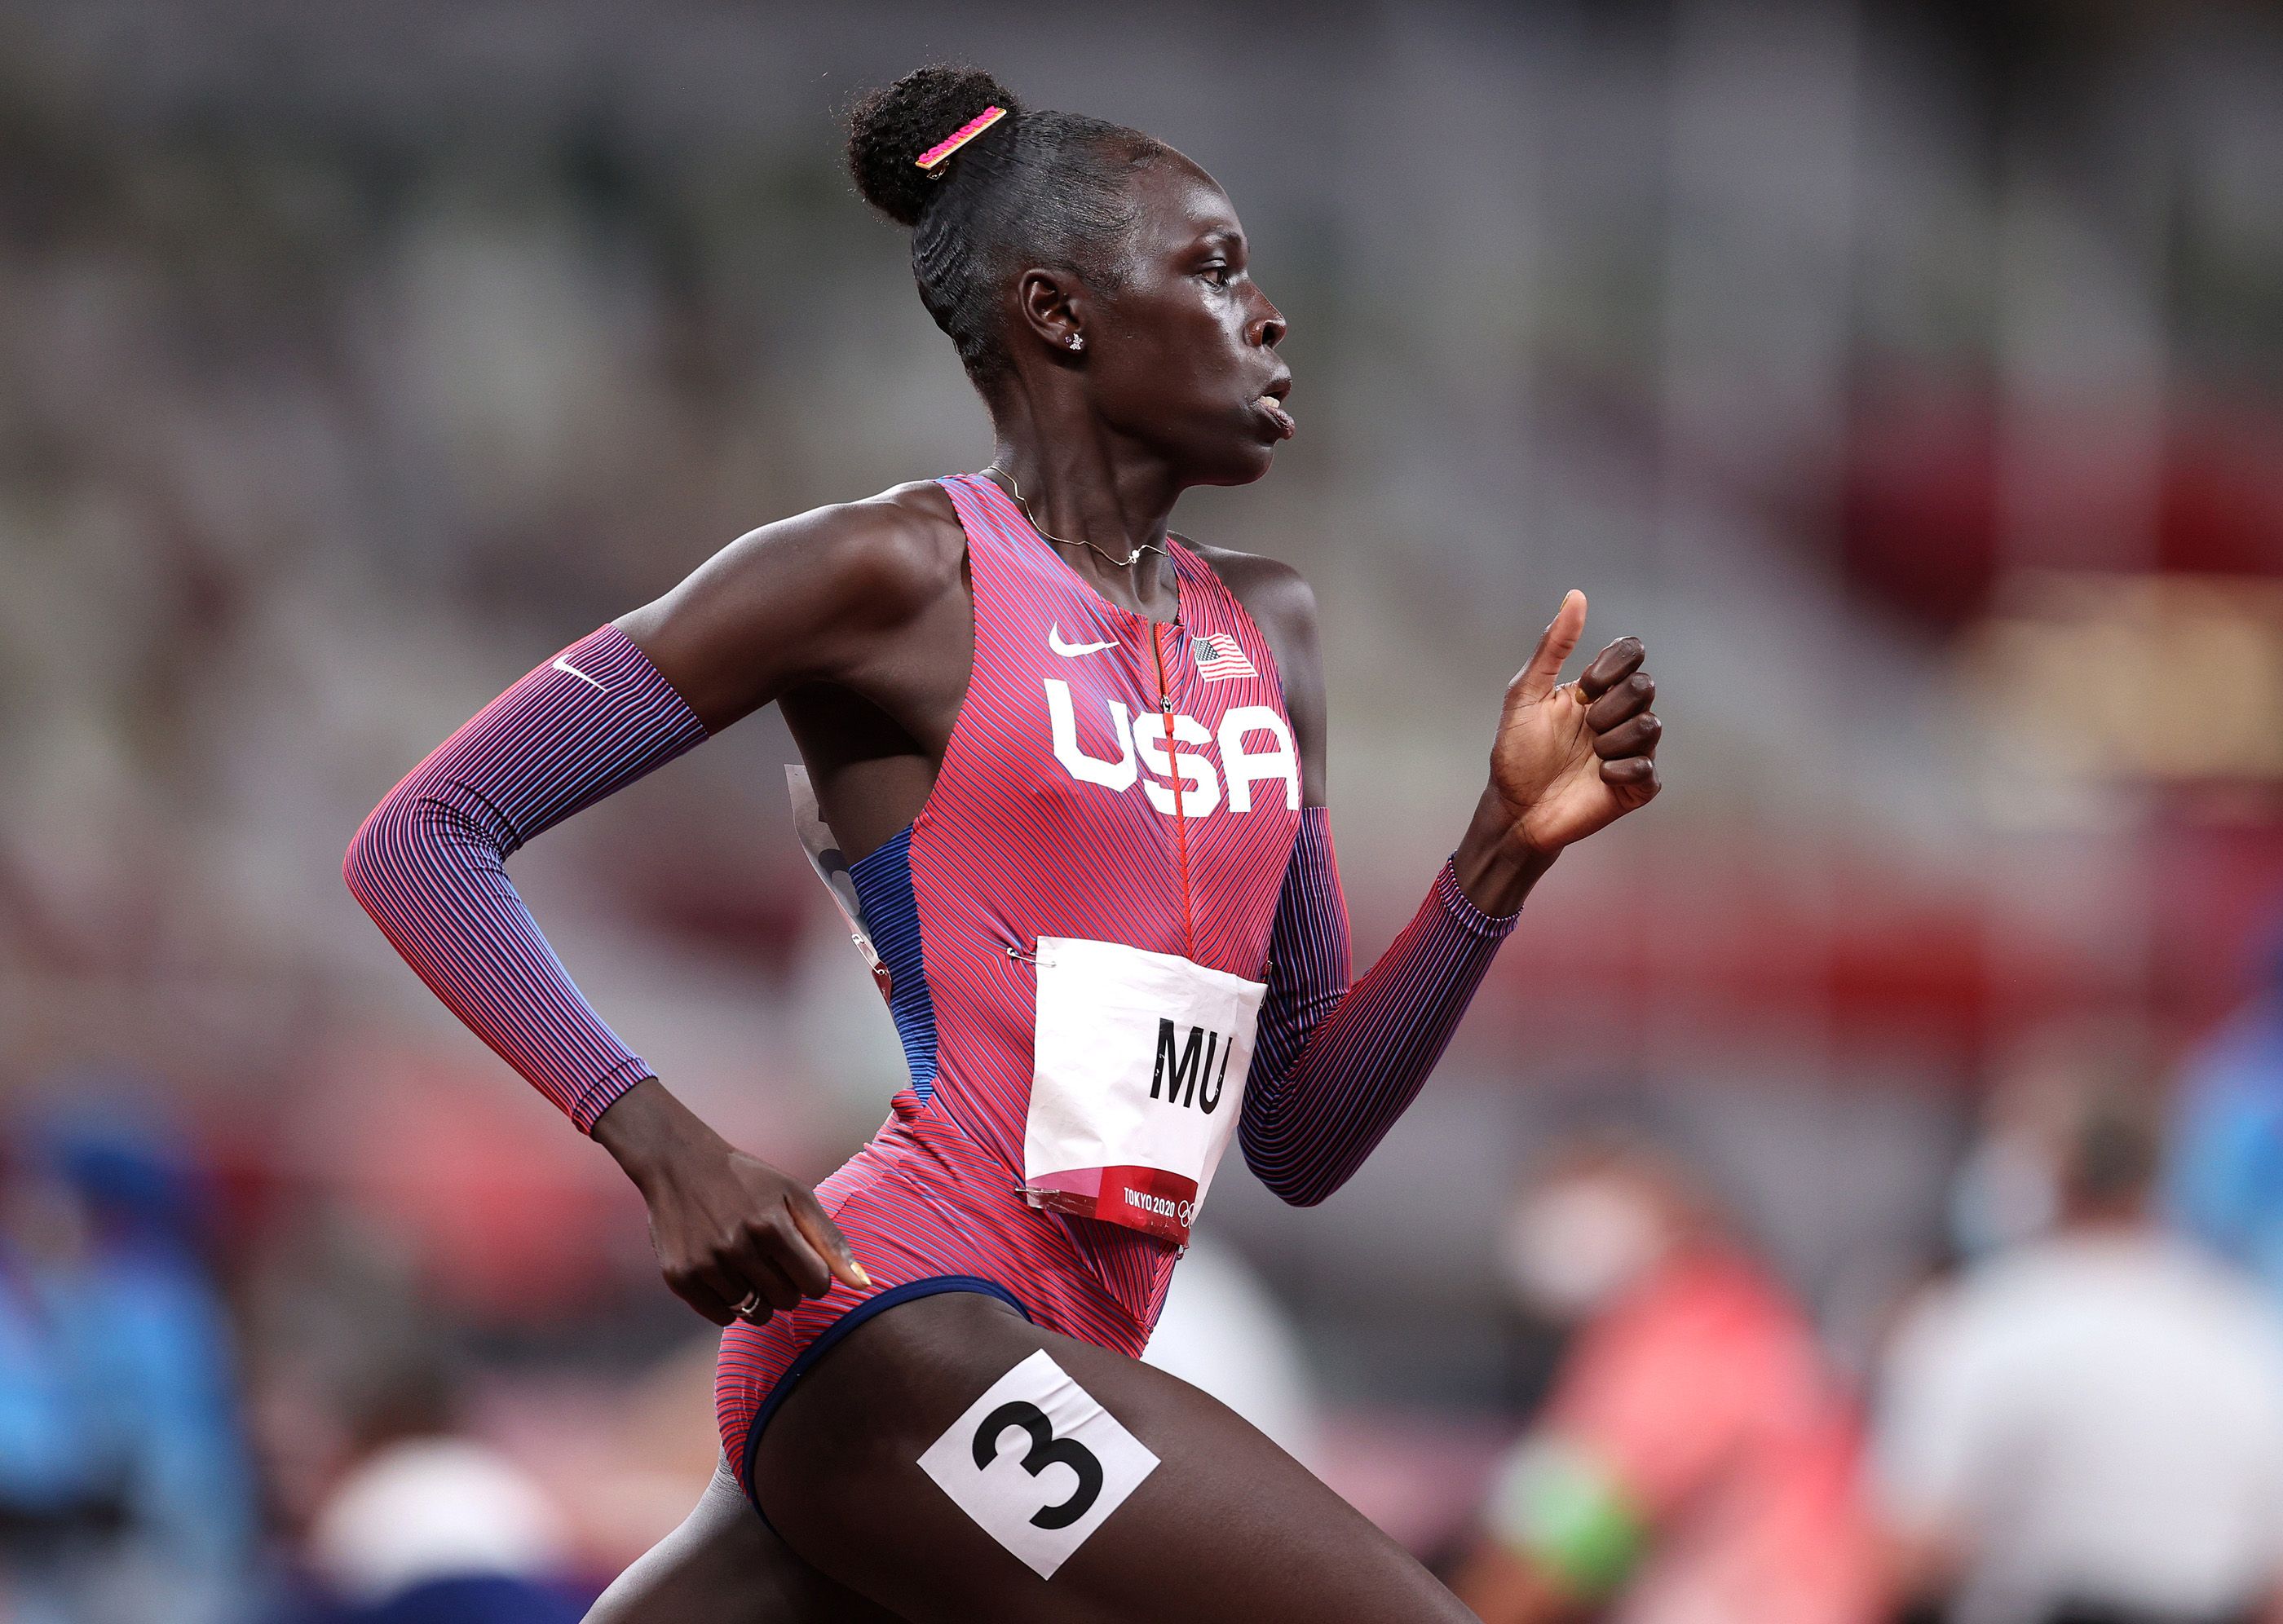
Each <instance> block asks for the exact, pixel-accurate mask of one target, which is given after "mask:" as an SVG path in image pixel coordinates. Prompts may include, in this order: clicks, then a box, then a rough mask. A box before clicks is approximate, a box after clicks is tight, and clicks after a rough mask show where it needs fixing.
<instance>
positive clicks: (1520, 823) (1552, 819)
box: [1491, 592, 1664, 858]
mask: <svg viewBox="0 0 2283 1624" xmlns="http://www.w3.org/2000/svg"><path fill="white" fill-rule="evenodd" d="M1585 630H1586V594H1584V593H1582V592H1571V593H1570V594H1568V595H1567V596H1565V597H1564V598H1563V599H1562V607H1561V609H1560V610H1559V611H1558V612H1556V614H1555V615H1554V621H1553V624H1552V625H1550V626H1547V628H1546V634H1545V635H1544V636H1543V637H1540V638H1539V640H1538V648H1537V649H1536V651H1535V652H1533V653H1532V654H1531V657H1530V663H1529V664H1526V665H1524V666H1523V668H1522V670H1521V672H1519V673H1517V674H1516V677H1515V680H1513V681H1512V682H1510V683H1508V685H1507V690H1506V709H1505V712H1504V714H1503V715H1502V716H1501V717H1500V719H1499V731H1498V738H1497V739H1496V741H1495V742H1493V743H1492V746H1491V792H1492V795H1493V796H1495V797H1496V798H1497V802H1498V805H1499V809H1500V813H1501V815H1502V817H1503V818H1504V820H1506V822H1507V824H1508V828H1509V830H1510V833H1511V837H1512V838H1513V839H1514V840H1515V841H1516V843H1519V844H1520V845H1521V847H1522V848H1523V850H1524V851H1528V852H1531V853H1532V854H1534V855H1536V856H1539V857H1544V858H1550V857H1552V856H1553V855H1554V853H1555V852H1557V851H1560V850H1561V849H1562V847H1564V846H1566V845H1570V844H1571V843H1573V842H1576V841H1580V840H1583V839H1585V838H1586V835H1591V834H1592V833H1593V831H1594V830H1596V829H1599V828H1603V827H1605V826H1607V825H1609V824H1610V823H1613V822H1615V821H1616V820H1617V819H1619V818H1622V817H1624V816H1625V814H1626V813H1627V812H1632V811H1633V810H1634V809H1636V808H1637V807H1641V806H1646V805H1647V804H1648V803H1649V801H1650V800H1651V799H1652V798H1654V797H1655V796H1656V792H1657V789H1658V787H1659V786H1658V783H1657V777H1656V745H1657V740H1658V737H1659V736H1660V735H1661V734H1662V733H1663V732H1664V724H1663V723H1662V722H1660V721H1659V720H1658V719H1657V718H1656V713H1655V712H1654V711H1651V710H1650V709H1649V705H1650V703H1652V702H1653V701H1654V700H1655V699H1656V683H1655V682H1654V681H1653V680H1650V677H1649V674H1648V672H1646V671H1643V670H1642V669H1641V662H1642V661H1643V660H1644V659H1645V658H1646V657H1647V656H1648V651H1647V650H1646V649H1643V648H1642V647H1641V643H1640V639H1639V638H1635V637H1620V638H1619V639H1617V641H1615V642H1613V643H1611V644H1610V645H1609V647H1608V648H1606V649H1602V650H1601V653H1600V654H1598V655H1596V656H1594V657H1593V664H1590V665H1588V666H1586V669H1585V671H1584V672H1582V673H1580V674H1579V676H1578V680H1576V681H1575V682H1562V681H1561V676H1562V662H1563V661H1564V660H1566V659H1568V658H1569V657H1570V653H1571V651H1572V650H1573V649H1576V648H1577V647H1578V638H1579V637H1580V636H1581V635H1583V633H1584V632H1585Z"/></svg>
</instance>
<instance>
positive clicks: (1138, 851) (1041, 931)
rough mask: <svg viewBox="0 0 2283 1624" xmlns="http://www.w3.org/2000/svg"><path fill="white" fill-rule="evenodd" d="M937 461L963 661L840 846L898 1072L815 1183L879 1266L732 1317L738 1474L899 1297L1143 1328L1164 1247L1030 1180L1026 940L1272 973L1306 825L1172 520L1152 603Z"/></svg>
mask: <svg viewBox="0 0 2283 1624" xmlns="http://www.w3.org/2000/svg"><path fill="white" fill-rule="evenodd" d="M940 483H941V485H942V486H943V488H944V489H945V490H946V491H947V492H948V493H949V494H950V496H951V499H952V501H953V502H954V505H955V506H956V507H957V509H958V511H959V519H960V523H961V524H962V527H963V528H964V529H965V531H966V533H967V548H968V558H969V564H970V575H971V578H972V580H973V583H974V600H975V654H974V664H973V669H972V673H971V675H970V678H969V680H968V688H967V695H966V699H965V701H964V703H963V704H962V708H961V711H960V714H959V719H958V721H957V724H956V725H955V727H954V729H953V731H952V735H951V740H950V742H949V744H948V746H947V748H946V750H945V752H944V758H943V764H942V767H941V770H940V772H939V773H938V775H937V778H936V781H935V787H934V789H933V790H932V792H931V794H930V795H929V796H928V800H927V804H926V805H925V806H924V807H923V809H922V810H921V812H920V814H919V816H918V818H917V819H916V820H914V822H913V823H912V825H911V827H910V828H908V829H906V830H905V831H903V832H902V833H900V834H899V835H896V836H895V837H894V838H893V839H892V840H891V841H889V842H888V843H886V844H885V845H884V846H882V847H881V848H880V849H879V850H878V851H874V852H872V853H871V854H869V856H867V857H865V858H864V859H861V861H859V862H858V863H856V864H855V865H854V866H853V868H852V870H851V878H852V879H853V882H854V883H855V887H856V891H857V895H858V897H859V898H860V900H861V903H862V905H863V910H864V915H865V921H866V923H867V925H868V927H869V929H870V931H871V933H872V936H873V940H874V944H875V946H876V947H877V949H878V951H879V952H880V955H881V957H882V959H883V960H884V962H885V964H886V967H887V968H888V970H889V971H890V973H891V975H892V989H893V991H892V998H891V1004H892V1011H893V1014H894V1016H895V1021H896V1026H897V1029H898V1030H899V1032H900V1034H901V1037H902V1039H903V1045H904V1053H905V1058H906V1061H907V1062H908V1066H909V1068H910V1072H911V1081H910V1084H909V1086H908V1087H907V1088H906V1089H904V1090H903V1091H902V1092H900V1093H899V1094H898V1095H897V1096H896V1098H895V1100H894V1107H893V1111H892V1115H890V1116H889V1118H888V1120H887V1121H886V1122H885V1123H883V1124H882V1126H881V1128H880V1130H879V1131H878V1132H877V1134H875V1135H874V1136H873V1138H872V1139H871V1140H870V1141H869V1143H868V1144H866V1146H864V1148H863V1149H862V1150H861V1151H860V1152H859V1153H858V1154H856V1155H855V1156H854V1157H853V1158H852V1159H851V1160H850V1161H849V1162H847V1163H846V1164H845V1166H843V1167H842V1168H841V1169H840V1170H839V1171H838V1172H837V1173H835V1174H834V1175H833V1176H832V1177H830V1178H829V1179H827V1180H826V1181H825V1182H824V1183H823V1184H822V1185H821V1186H819V1188H818V1191H817V1194H818V1197H819V1199H820V1200H821V1201H822V1202H823V1204H824V1207H825V1209H826V1211H828V1212H829V1213H830V1214H831V1215H832V1216H833V1217H834V1219H835V1221H836V1222H837V1223H838V1224H839V1225H840V1227H841V1229H842V1231H843V1232H845V1234H846V1235H847V1237H848V1239H849V1242H850V1244H851V1245H852V1246H853V1247H854V1249H855V1252H856V1255H857V1257H858V1258H859V1259H860V1260H861V1262H862V1263H863V1264H864V1267H865V1270H866V1271H867V1273H869V1275H870V1276H871V1278H872V1279H873V1282H874V1289H873V1290H872V1291H870V1292H860V1291H857V1290H854V1289H853V1288H851V1287H849V1286H845V1285H839V1284H838V1283H836V1284H835V1286H834V1287H833V1289H832V1291H831V1293H830V1295H828V1296H826V1297H823V1298H822V1299H819V1300H817V1301H814V1302H804V1303H802V1304H801V1305H800V1306H799V1308H797V1309H793V1310H791V1311H790V1312H781V1313H779V1314H777V1315H776V1316H775V1317H773V1318H771V1319H770V1320H769V1322H768V1323H767V1325H759V1326H756V1325H748V1324H744V1323H743V1322H740V1323H739V1324H737V1325H733V1326H731V1327H730V1328H729V1331H728V1332H726V1333H724V1335H723V1340H722V1348H721V1366H720V1371H719V1374H718V1378H717V1383H716V1389H715V1397H716V1403H717V1408H718V1410H719V1413H720V1418H721V1428H722V1435H723V1439H724V1441H725V1442H726V1443H727V1445H728V1446H729V1458H730V1459H731V1460H732V1461H733V1462H735V1463H736V1465H737V1466H738V1468H739V1470H740V1472H741V1475H742V1474H745V1473H746V1471H747V1467H748V1461H749V1456H748V1450H749V1447H750V1445H749V1440H750V1439H751V1438H752V1436H754V1435H757V1434H758V1433H759V1430H760V1425H761V1423H763V1422H764V1421H766V1419H767V1410H769V1409H771V1408H773V1407H774V1404H775V1402H776V1399H777V1398H779V1397H781V1396H782V1395H783V1392H784V1391H785V1390H786V1389H787V1388H788V1387H790V1385H791V1380H792V1379H795V1378H797V1377H798V1376H799V1372H800V1371H801V1370H802V1369H804V1368H806V1361H807V1360H808V1359H810V1358H813V1357H814V1356H815V1355H816V1354H817V1353H818V1352H821V1351H822V1347H823V1346H825V1345H829V1343H830V1340H834V1339H835V1338H837V1336H838V1334H841V1333H845V1330H846V1329H848V1328H849V1327H850V1326H852V1325H853V1324H854V1323H856V1321H857V1320H858V1319H860V1318H861V1317H866V1316H868V1315H869V1313H871V1312H877V1310H878V1309H880V1308H884V1307H885V1306H888V1305H889V1304H890V1303H892V1302H898V1301H901V1300H902V1299H904V1298H905V1297H908V1296H913V1295H918V1294H924V1293H926V1292H928V1291H935V1290H944V1289H978V1290H988V1291H991V1292H992V1293H993V1294H995V1295H999V1296H1001V1297H1004V1298H1006V1299H1007V1300H1008V1301H1009V1302H1012V1303H1014V1304H1015V1305H1016V1306H1017V1307H1018V1308H1020V1309H1022V1310H1023V1311H1024V1312H1025V1313H1027V1314H1028V1315H1030V1316H1031V1317H1032V1319H1034V1320H1036V1321H1037V1322H1038V1323H1040V1324H1041V1325H1048V1326H1051V1327H1052V1328H1054V1329H1056V1330H1058V1331H1061V1332H1064V1333H1067V1334H1069V1335H1072V1336H1078V1337H1082V1338H1084V1339H1085V1340H1087V1341H1090V1342H1094V1343H1096V1344H1099V1345H1101V1346H1103V1347H1106V1348H1116V1349H1119V1350H1121V1351H1124V1352H1126V1353H1129V1354H1135V1355H1138V1354H1139V1353H1140V1352H1141V1348H1142V1346H1143V1345H1144V1343H1145V1342H1146V1341H1147V1340H1148V1339H1149V1328H1150V1326H1151V1325H1153V1324H1154V1323H1155V1322H1156V1319H1157V1312H1158V1309H1160V1307H1161V1306H1162V1305H1163V1303H1164V1301H1165V1287H1166V1285H1167V1282H1168V1280H1169V1279H1170V1278H1171V1275H1172V1271H1173V1261H1174V1257H1175V1255H1176V1253H1175V1248H1174V1247H1173V1245H1172V1244H1171V1243H1170V1242H1168V1241H1165V1240H1163V1239H1156V1238H1153V1237H1152V1236H1150V1235H1148V1234H1145V1233H1143V1232H1141V1231H1139V1230H1136V1229H1130V1228H1126V1227H1124V1226H1122V1225H1118V1224H1109V1223H1104V1222H1100V1221H1097V1220H1094V1219H1088V1218H1079V1217H1069V1216H1063V1215H1061V1214H1058V1213H1055V1212H1049V1211H1042V1210H1040V1209H1038V1208H1033V1207H1032V1206H1031V1205H1029V1204H1028V1203H1027V1202H1026V1201H1025V1199H1024V1198H1023V1196H1022V1195H1021V1193H1020V1187H1021V1185H1022V1184H1023V1182H1024V1135H1025V1122H1026V1119H1027V1114H1028V1109H1029V1105H1030V1094H1031V1080H1032V1032H1033V1027H1032V1022H1033V1018H1034V1010H1035V1002H1036V971H1035V969H1034V968H1033V967H1032V964H1031V962H1030V960H1029V952H1030V950H1031V948H1032V944H1035V943H1036V942H1037V941H1038V940H1039V938H1040V937H1041V936H1056V937H1079V938H1084V939H1087V940H1093V941H1100V942H1109V943H1117V944H1124V945H1126V946H1130V947H1134V948H1139V949H1141V950H1143V951H1145V952H1155V953H1165V954H1173V955H1180V956H1181V957H1184V958H1187V959H1189V960H1194V961H1196V963H1198V964H1201V965H1204V966H1206V967H1210V968H1212V969H1217V970H1222V971H1227V972H1229V973H1231V974H1233V975H1239V976H1242V977H1244V978H1246V979H1248V980H1254V981H1258V980H1261V979H1264V978H1265V976H1266V962H1267V960H1268V956H1269V952H1268V945H1269V934H1270V929H1271V927H1272V924H1273V923H1274V919H1275V915H1276V909H1277V902H1278V897H1279V894H1280V890H1281V889H1282V885H1283V882H1284V879H1285V874H1286V869H1287V866H1288V864H1289V862H1290V859H1291V856H1292V850H1293V843H1294V839H1295V836H1296V834H1297V831H1298V829H1299V827H1300V821H1301V818H1300V761H1299V751H1298V747H1297V740H1296V739H1295V737H1294V735H1293V731H1292V727H1291V722H1290V718H1289V717H1288V716H1287V715H1286V714H1285V711H1284V703H1283V694H1282V688H1281V685H1280V683H1279V681H1278V679H1277V673H1276V666H1275V662H1274V658H1273V657H1271V655H1270V652H1269V649H1268V646H1267V644H1266V641H1264V639H1263V638H1262V636H1261V634H1260V631H1259V628H1258V627H1257V626H1254V624H1253V622H1252V618H1251V616H1250V615H1248V614H1247V613H1246V612H1245V610H1244V608H1243V605H1242V604H1240V603H1239V602H1237V600H1236V597H1235V594H1232V593H1231V592H1230V591H1229V590H1228V588H1227V587H1225V586H1224V585H1223V584H1222V583H1221V581H1220V579H1219V576H1217V575H1216V574H1215V573H1214V572H1213V571H1212V568H1211V567H1210V566H1209V565H1207V564H1206V563H1204V561H1203V560H1202V559H1200V558H1199V557H1198V556H1196V554H1195V553H1193V552H1191V551H1189V550H1188V548H1184V547H1182V546H1181V545H1180V544H1179V543H1178V542H1169V543H1168V544H1167V551H1168V553H1169V554H1170V556H1171V557H1172V560H1173V568H1174V571H1175V573H1176V576H1177V579H1178V582H1179V591H1180V618H1179V620H1178V621H1176V622H1174V623H1173V624H1161V623H1156V622H1151V621H1149V620H1145V619H1143V618H1141V617H1140V616H1138V615H1135V614H1134V613H1132V612H1131V611H1130V610H1126V609H1123V608H1120V607H1119V606H1118V605H1117V604H1114V603H1111V602H1108V601H1107V600H1106V599H1104V598H1103V597H1102V596H1101V594H1098V593H1096V592H1095V590H1094V589H1093V588H1092V587H1089V586H1087V583H1086V582H1085V581H1084V580H1083V579H1081V578H1080V577H1079V575H1078V573H1077V572H1076V571H1073V570H1072V569H1071V567H1070V565H1069V564H1068V563H1066V562H1065V561H1064V559H1063V557H1062V556H1061V555H1060V554H1058V553H1056V551H1055V549H1054V548H1053V547H1051V546H1050V545H1049V544H1048V542H1047V541H1046V540H1044V539H1043V538H1041V537H1040V534H1039V532H1037V531H1036V530H1035V529H1033V528H1032V525H1031V524H1030V523H1029V521H1028V520H1026V519H1025V517H1023V515H1022V513H1021V512H1020V511H1019V510H1018V509H1017V508H1016V507H1015V505H1014V504H1013V503H1012V502H1011V501H1009V500H1008V498H1007V497H1006V495H1005V494H1004V493H1001V491H1000V490H999V488H998V487H997V486H994V485H993V484H992V483H991V482H990V481H989V480H987V479H985V478H979V477H977V476H972V475H962V476H958V477H954V478H947V479H944V480H942V481H941V482H940ZM828 1333H830V1334H828ZM747 1480H748V1481H749V1482H750V1477H749V1476H748V1479H747Z"/></svg>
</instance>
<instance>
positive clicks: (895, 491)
mask: <svg viewBox="0 0 2283 1624" xmlns="http://www.w3.org/2000/svg"><path fill="white" fill-rule="evenodd" d="M963 557H966V532H963V530H961V528H959V511H956V509H954V507H952V501H950V495H945V493H943V486H939V485H936V482H934V479H916V482H911V485H892V486H888V489H885V491H881V493H879V495H865V498H859V501H853V502H831V505H827V507H810V509H808V511H806V514H792V517H788V518H778V521H774V523H767V525H760V528H758V530H749V532H746V534H742V537H737V541H733V544H730V546H726V548H724V550H721V553H719V555H717V557H714V560H713V562H710V564H708V566H705V569H701V571H698V576H697V578H692V580H694V582H698V580H705V578H708V576H713V580H710V582H705V585H708V587H713V589H714V592H729V594H730V596H733V598H740V601H742V598H746V596H753V594H762V596H776V594H783V592H792V594H794V596H799V598H808V601H813V603H815V605H817V610H838V608H845V610H849V612H856V614H859V619H865V621H895V619H904V617H908V614H913V612H918V610H923V608H927V605H929V603H934V601H936V598H939V596H940V594H945V592H952V589H961V573H959V571H961V560H963Z"/></svg>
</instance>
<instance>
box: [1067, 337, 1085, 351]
mask: <svg viewBox="0 0 2283 1624" xmlns="http://www.w3.org/2000/svg"><path fill="white" fill-rule="evenodd" d="M1070 346H1071V348H1072V349H1074V350H1082V349H1084V348H1085V347H1086V338H1085V337H1084V335H1082V334H1079V333H1072V334H1071V336H1070Z"/></svg>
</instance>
